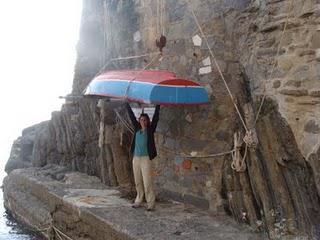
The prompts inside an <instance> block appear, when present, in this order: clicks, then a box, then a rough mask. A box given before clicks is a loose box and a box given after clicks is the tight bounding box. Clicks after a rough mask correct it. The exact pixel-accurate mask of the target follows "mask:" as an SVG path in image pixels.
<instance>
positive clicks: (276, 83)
mask: <svg viewBox="0 0 320 240" xmlns="http://www.w3.org/2000/svg"><path fill="white" fill-rule="evenodd" d="M272 86H273V88H279V87H280V86H281V82H280V81H279V80H274V81H273V82H272Z"/></svg>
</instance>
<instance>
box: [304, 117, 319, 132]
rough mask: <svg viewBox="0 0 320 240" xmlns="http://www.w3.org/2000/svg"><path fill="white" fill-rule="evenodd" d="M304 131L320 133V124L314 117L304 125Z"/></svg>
mask: <svg viewBox="0 0 320 240" xmlns="http://www.w3.org/2000/svg"><path fill="white" fill-rule="evenodd" d="M304 131H305V132H307V133H313V134H319V133H320V124H319V123H317V122H316V121H315V120H314V119H311V120H309V121H308V122H307V123H306V125H305V126H304Z"/></svg>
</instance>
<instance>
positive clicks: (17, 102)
mask: <svg viewBox="0 0 320 240" xmlns="http://www.w3.org/2000/svg"><path fill="white" fill-rule="evenodd" d="M81 7H82V0H54V1H53V0H28V1H26V0H14V1H11V0H1V1H0V31H1V34H0V84H1V85H0V86H1V93H0V167H1V166H4V164H5V163H6V161H7V159H8V157H9V154H10V148H11V145H12V142H13V141H14V140H15V139H16V138H17V137H19V136H20V135H21V132H22V130H23V129H24V128H26V127H29V126H31V125H34V124H36V123H39V122H42V121H45V120H49V119H50V118H51V112H53V111H56V110H60V108H61V105H62V104H63V102H64V100H62V99H59V96H65V95H67V94H68V93H70V92H71V88H72V80H73V73H74V64H75V58H76V44H77V41H78V37H79V25H80V17H81Z"/></svg>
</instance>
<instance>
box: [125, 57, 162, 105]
mask: <svg viewBox="0 0 320 240" xmlns="http://www.w3.org/2000/svg"><path fill="white" fill-rule="evenodd" d="M159 56H161V53H160V54H158V55H157V56H155V57H154V58H152V59H151V61H150V62H149V63H148V64H147V65H146V66H145V67H144V68H143V69H142V70H140V71H138V72H137V73H136V74H135V75H134V76H133V78H132V79H131V80H130V82H129V83H128V87H127V89H126V93H125V95H124V99H127V98H128V92H129V89H130V84H131V82H132V81H134V80H135V79H136V78H137V77H138V75H139V74H141V73H142V72H143V71H144V70H145V69H147V68H148V67H149V66H150V65H151V64H152V63H153V62H154V60H155V59H156V58H157V57H159Z"/></svg>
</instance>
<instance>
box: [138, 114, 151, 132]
mask: <svg viewBox="0 0 320 240" xmlns="http://www.w3.org/2000/svg"><path fill="white" fill-rule="evenodd" d="M139 123H140V126H141V128H142V129H145V128H147V127H148V126H149V125H150V118H149V115H148V114H146V113H141V115H140V117H139Z"/></svg>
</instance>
